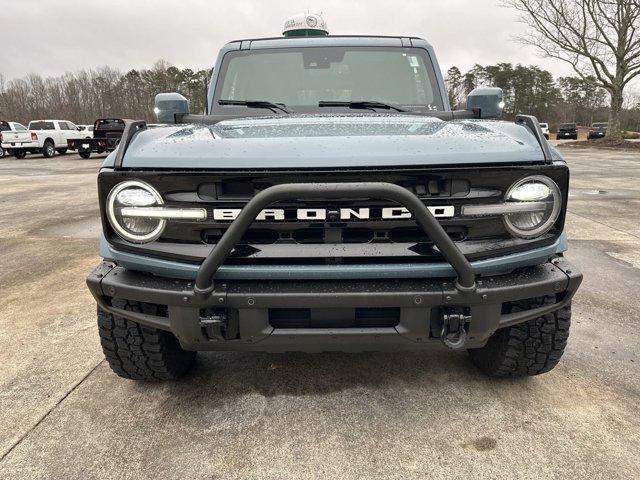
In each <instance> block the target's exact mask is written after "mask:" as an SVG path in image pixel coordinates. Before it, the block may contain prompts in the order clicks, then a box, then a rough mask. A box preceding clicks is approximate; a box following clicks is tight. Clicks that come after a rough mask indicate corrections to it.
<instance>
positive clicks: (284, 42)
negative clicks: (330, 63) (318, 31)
mask: <svg viewBox="0 0 640 480" xmlns="http://www.w3.org/2000/svg"><path fill="white" fill-rule="evenodd" d="M320 45H334V46H359V45H361V46H387V47H412V46H414V47H423V48H424V47H430V45H429V43H428V42H426V41H425V40H424V39H422V38H418V37H411V36H384V35H320V36H312V37H267V38H253V39H243V40H234V41H232V42H229V43H227V45H225V48H224V50H233V49H238V47H239V49H240V50H249V49H252V48H287V47H302V46H307V47H308V46H320Z"/></svg>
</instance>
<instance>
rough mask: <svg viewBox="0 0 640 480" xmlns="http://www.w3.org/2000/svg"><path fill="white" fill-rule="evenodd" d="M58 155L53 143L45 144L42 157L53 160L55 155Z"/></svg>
mask: <svg viewBox="0 0 640 480" xmlns="http://www.w3.org/2000/svg"><path fill="white" fill-rule="evenodd" d="M55 153H56V148H55V146H54V145H53V142H44V145H42V156H43V157H44V158H51V157H53V156H54V155H55Z"/></svg>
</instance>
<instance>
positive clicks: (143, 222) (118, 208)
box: [107, 180, 166, 243]
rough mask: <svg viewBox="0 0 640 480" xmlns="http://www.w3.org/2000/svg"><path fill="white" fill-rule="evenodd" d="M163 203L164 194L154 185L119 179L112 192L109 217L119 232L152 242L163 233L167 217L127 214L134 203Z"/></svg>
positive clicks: (108, 210)
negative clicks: (119, 181) (120, 181)
mask: <svg viewBox="0 0 640 480" xmlns="http://www.w3.org/2000/svg"><path fill="white" fill-rule="evenodd" d="M163 204H164V202H163V201H162V197H161V196H160V194H159V193H158V192H157V191H156V190H155V189H154V188H153V187H152V186H151V185H149V184H147V183H144V182H140V181H138V180H130V181H126V182H122V183H119V184H118V185H116V186H115V187H113V189H112V190H111V192H109V196H108V197H107V217H108V218H109V223H110V224H111V226H112V227H113V229H114V230H115V231H116V233H117V234H118V235H120V236H121V237H122V238H124V239H125V240H128V241H129V242H134V243H146V242H151V241H153V240H155V239H156V238H158V237H159V236H160V234H161V233H162V230H164V226H165V224H166V220H164V219H159V218H145V217H140V216H126V213H127V209H129V210H130V211H131V207H134V208H135V207H159V206H161V205H163ZM130 215H131V214H130Z"/></svg>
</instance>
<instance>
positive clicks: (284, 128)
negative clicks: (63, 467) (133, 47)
mask: <svg viewBox="0 0 640 480" xmlns="http://www.w3.org/2000/svg"><path fill="white" fill-rule="evenodd" d="M538 161H539V162H542V161H544V157H543V154H542V150H541V148H540V145H539V144H538V142H537V140H536V138H535V137H534V136H533V134H532V133H531V132H530V131H529V130H528V129H527V128H526V127H524V126H521V125H517V124H515V123H512V122H504V121H495V120H455V121H443V120H440V119H437V118H433V117H421V116H408V115H378V114H363V115H291V116H274V117H260V118H256V117H252V118H244V119H234V120H225V121H223V122H220V123H218V124H216V125H210V126H207V125H178V126H171V127H162V128H152V129H148V130H144V131H142V132H140V133H139V134H138V135H136V136H135V138H134V139H133V141H132V142H131V143H130V145H129V148H128V149H127V152H126V154H125V157H124V162H123V167H125V168H176V167H178V168H189V169H200V168H202V169H209V168H211V169H265V168H332V167H335V168H338V167H415V166H436V165H464V164H482V163H493V164H496V163H521V162H538ZM107 163H108V162H107Z"/></svg>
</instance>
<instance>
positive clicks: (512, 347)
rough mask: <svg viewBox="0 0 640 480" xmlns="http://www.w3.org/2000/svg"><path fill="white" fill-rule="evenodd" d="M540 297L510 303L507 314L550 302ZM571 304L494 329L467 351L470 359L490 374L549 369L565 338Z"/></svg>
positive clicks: (523, 373)
mask: <svg viewBox="0 0 640 480" xmlns="http://www.w3.org/2000/svg"><path fill="white" fill-rule="evenodd" d="M554 301H555V298H554V297H540V298H536V299H530V300H522V301H518V302H514V303H512V304H511V305H510V306H509V308H508V311H507V313H509V312H513V311H519V310H529V309H531V308H536V307H539V306H542V305H544V304H547V303H549V302H554ZM570 325H571V305H568V306H566V307H564V308H561V309H560V310H557V311H555V312H553V313H549V314H547V315H543V316H542V317H538V318H534V319H533V320H529V321H527V322H524V323H519V324H517V325H513V326H511V327H507V328H501V329H500V330H498V331H496V332H495V333H494V334H493V335H492V336H491V338H489V341H488V342H487V344H486V345H485V346H484V347H482V348H476V349H471V350H469V355H470V356H471V361H472V362H473V363H474V364H475V365H476V366H477V367H478V368H479V369H480V370H481V371H482V372H484V373H485V374H487V375H489V376H491V377H524V376H528V375H538V374H540V373H545V372H548V371H549V370H552V369H553V368H554V367H555V366H556V365H557V364H558V362H559V361H560V358H561V357H562V354H563V353H564V348H565V347H566V345H567V339H568V338H569V326H570Z"/></svg>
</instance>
